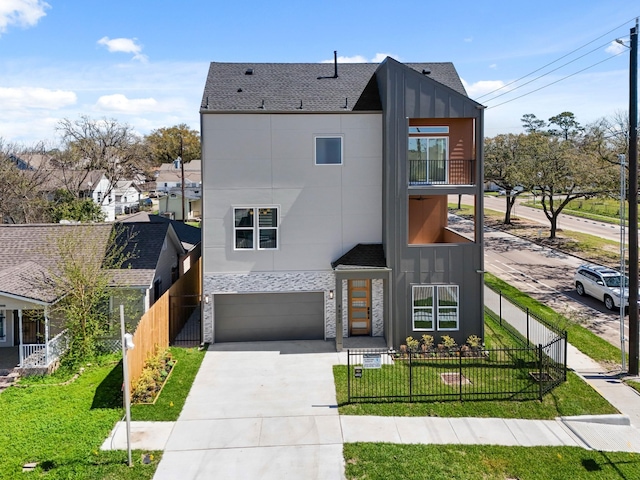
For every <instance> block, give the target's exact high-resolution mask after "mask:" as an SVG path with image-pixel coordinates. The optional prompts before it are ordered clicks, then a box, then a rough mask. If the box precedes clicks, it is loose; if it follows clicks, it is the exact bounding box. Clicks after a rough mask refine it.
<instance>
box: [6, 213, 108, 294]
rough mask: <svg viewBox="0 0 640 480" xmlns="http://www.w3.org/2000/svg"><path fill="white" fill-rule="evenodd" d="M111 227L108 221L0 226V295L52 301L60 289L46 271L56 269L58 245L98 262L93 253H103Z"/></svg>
mask: <svg viewBox="0 0 640 480" xmlns="http://www.w3.org/2000/svg"><path fill="white" fill-rule="evenodd" d="M111 229H112V225H110V224H55V223H54V224H22V225H0V250H1V251H2V255H0V294H2V293H5V294H9V295H13V296H17V297H22V298H26V299H30V300H35V301H37V302H44V303H52V302H54V301H55V300H56V299H57V298H58V297H59V296H60V295H61V292H60V291H59V289H57V288H55V287H53V285H52V284H51V282H50V281H49V279H50V275H49V274H50V272H55V271H57V270H58V269H59V268H60V260H59V255H58V252H59V251H60V246H61V245H62V244H63V243H68V244H69V246H70V248H72V249H73V250H74V251H75V252H77V254H78V255H80V256H81V258H85V259H87V261H91V260H94V259H96V258H98V260H99V261H102V260H101V259H100V258H99V257H97V256H99V255H104V252H105V250H106V246H107V243H108V240H109V236H110V234H111ZM82 239H91V241H82ZM63 249H64V248H63ZM94 261H95V260H94Z"/></svg>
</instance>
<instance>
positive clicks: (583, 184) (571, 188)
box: [522, 133, 616, 239]
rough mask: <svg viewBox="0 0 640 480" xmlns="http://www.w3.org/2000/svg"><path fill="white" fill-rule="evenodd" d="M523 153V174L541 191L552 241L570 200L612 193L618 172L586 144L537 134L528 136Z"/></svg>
mask: <svg viewBox="0 0 640 480" xmlns="http://www.w3.org/2000/svg"><path fill="white" fill-rule="evenodd" d="M524 154H525V157H526V159H525V161H524V162H523V163H522V173H523V174H524V175H525V176H526V177H527V178H530V179H531V180H532V183H533V185H534V188H536V189H537V190H539V191H540V192H541V204H542V209H543V211H544V213H545V216H546V217H547V219H548V220H549V223H550V226H551V228H550V234H549V238H551V239H555V238H556V234H557V228H558V216H559V215H560V213H561V212H562V210H563V209H564V208H565V207H566V206H567V204H568V203H569V202H570V201H571V200H574V199H577V198H589V197H594V196H597V195H601V194H603V193H606V192H609V191H610V190H611V186H612V184H614V183H615V179H616V173H615V169H613V168H612V166H611V165H610V164H609V163H607V162H604V161H602V159H601V158H598V157H597V156H596V155H594V154H593V152H592V151H591V150H590V149H589V148H587V147H585V145H584V144H578V143H575V142H573V141H564V139H561V138H559V137H555V136H549V135H543V134H540V133H535V134H530V135H528V136H527V141H526V143H525V144H524Z"/></svg>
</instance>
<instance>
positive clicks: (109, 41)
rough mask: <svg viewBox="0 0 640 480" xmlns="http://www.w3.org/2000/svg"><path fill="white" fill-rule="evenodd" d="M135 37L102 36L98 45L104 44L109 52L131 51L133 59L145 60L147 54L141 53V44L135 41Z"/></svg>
mask: <svg viewBox="0 0 640 480" xmlns="http://www.w3.org/2000/svg"><path fill="white" fill-rule="evenodd" d="M137 40H138V39H137V38H109V37H102V38H101V39H100V40H98V45H104V46H105V47H107V50H109V52H112V53H114V52H122V53H133V59H134V60H140V61H142V62H146V61H147V56H146V55H143V54H142V45H140V44H139V43H137Z"/></svg>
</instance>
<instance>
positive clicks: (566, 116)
mask: <svg viewBox="0 0 640 480" xmlns="http://www.w3.org/2000/svg"><path fill="white" fill-rule="evenodd" d="M552 125H555V126H556V127H558V128H550V129H549V134H550V135H555V136H557V137H561V138H564V139H565V140H569V139H570V138H572V139H573V138H576V137H577V136H579V135H580V134H581V133H582V132H583V131H584V128H583V127H582V126H581V125H580V123H578V121H577V120H576V117H575V115H574V114H573V113H571V112H562V113H560V114H558V115H554V116H553V117H551V118H550V119H549V126H550V127H551V126H552Z"/></svg>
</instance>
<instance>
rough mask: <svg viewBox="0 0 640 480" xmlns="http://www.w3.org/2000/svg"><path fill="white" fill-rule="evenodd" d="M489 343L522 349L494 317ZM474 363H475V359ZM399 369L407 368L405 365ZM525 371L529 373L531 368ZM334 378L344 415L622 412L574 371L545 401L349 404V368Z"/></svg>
mask: <svg viewBox="0 0 640 480" xmlns="http://www.w3.org/2000/svg"><path fill="white" fill-rule="evenodd" d="M485 341H486V343H487V346H490V347H494V348H509V347H519V346H521V344H519V343H518V342H517V341H516V340H514V338H513V337H512V336H511V335H509V334H508V333H506V332H505V331H504V330H503V329H502V328H500V327H499V325H498V324H497V323H496V322H494V321H493V320H492V319H490V318H487V319H486V320H485ZM470 360H471V361H472V359H470ZM434 363H437V362H434ZM525 367H526V366H525ZM390 368H392V367H389V368H387V369H386V371H385V369H381V370H380V371H377V372H376V373H372V370H368V371H367V375H372V374H373V375H381V376H387V375H390V374H391V372H390ZM397 368H399V369H403V368H404V369H406V367H404V365H400V366H398V367H397ZM463 369H464V368H463ZM435 370H436V368H434V371H433V372H431V375H437V374H438V371H441V370H442V367H440V370H438V371H435ZM525 370H526V371H527V372H528V368H525ZM401 373H402V372H401ZM514 374H515V375H518V374H520V375H521V376H522V372H520V371H515V372H514ZM525 374H526V372H525ZM333 375H334V380H335V385H336V396H337V400H338V409H339V412H340V414H342V415H378V416H429V417H495V418H526V419H553V418H555V417H558V416H571V415H587V414H591V415H603V414H611V413H618V412H617V410H616V409H615V408H614V407H612V406H611V405H610V404H609V403H608V402H607V401H606V400H605V399H604V398H602V397H601V396H600V394H598V393H597V392H596V391H595V390H593V389H592V388H591V387H590V386H589V385H588V384H587V383H585V382H584V381H583V380H582V379H581V378H580V377H578V376H577V375H575V374H574V373H573V372H568V373H567V381H566V382H565V383H563V384H561V385H560V386H558V387H556V388H555V389H554V390H553V391H551V392H550V393H548V394H547V395H545V396H544V397H543V400H542V402H540V401H539V400H519V401H518V400H504V401H497V400H491V401H484V400H479V401H465V402H460V401H422V402H413V403H409V402H392V401H379V402H363V403H352V404H348V403H347V400H348V391H347V367H346V365H336V366H334V367H333ZM421 375H422V373H421ZM527 376H528V374H526V375H524V378H523V379H522V381H523V382H525V383H526V382H528V378H527ZM502 377H504V375H503V374H502V373H501V374H500V375H499V378H502ZM383 384H384V383H383ZM417 393H420V392H417ZM425 393H429V392H425Z"/></svg>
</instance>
